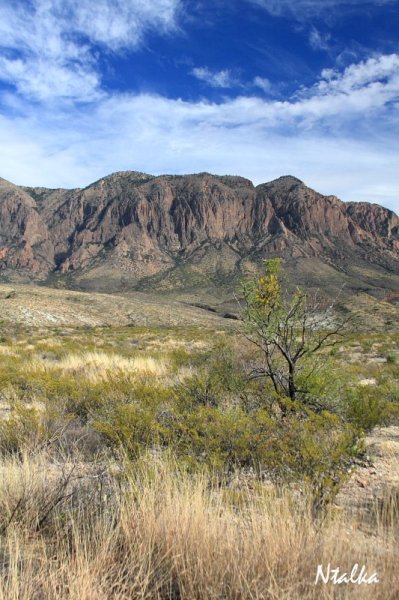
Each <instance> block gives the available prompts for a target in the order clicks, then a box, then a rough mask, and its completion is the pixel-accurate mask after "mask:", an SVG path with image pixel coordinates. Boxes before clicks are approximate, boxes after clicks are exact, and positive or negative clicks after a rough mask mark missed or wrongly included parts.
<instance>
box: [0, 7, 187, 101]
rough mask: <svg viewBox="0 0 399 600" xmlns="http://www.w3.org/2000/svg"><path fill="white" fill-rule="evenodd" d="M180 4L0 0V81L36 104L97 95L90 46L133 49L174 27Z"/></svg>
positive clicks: (96, 71) (94, 55)
mask: <svg viewBox="0 0 399 600" xmlns="http://www.w3.org/2000/svg"><path fill="white" fill-rule="evenodd" d="M179 10H180V0H151V2H147V1H146V0H96V2H92V0H32V2H31V3H30V4H26V5H25V4H18V3H14V4H13V3H9V2H7V1H6V0H0V52H1V54H2V56H1V60H0V79H1V80H3V81H6V82H8V83H10V84H12V85H14V86H15V87H16V89H17V90H18V92H19V93H21V94H23V95H25V96H29V97H31V98H34V99H37V100H49V99H51V98H68V99H72V100H81V101H92V100H93V99H95V98H96V97H97V96H98V95H99V94H100V76H99V73H98V69H97V65H96V52H95V45H96V44H97V45H101V46H103V47H105V48H107V49H108V50H109V51H120V50H122V49H124V48H130V49H132V48H133V49H134V48H137V47H138V46H139V45H140V44H141V43H142V41H143V38H144V36H145V35H146V33H147V32H148V31H151V30H156V31H157V32H158V33H168V32H170V31H172V30H174V29H175V28H176V27H177V17H178V13H179Z"/></svg>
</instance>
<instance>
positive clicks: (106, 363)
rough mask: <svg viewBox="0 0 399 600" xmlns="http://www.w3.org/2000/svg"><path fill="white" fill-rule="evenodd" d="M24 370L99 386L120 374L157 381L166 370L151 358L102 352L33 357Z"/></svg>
mask: <svg viewBox="0 0 399 600" xmlns="http://www.w3.org/2000/svg"><path fill="white" fill-rule="evenodd" d="M27 368H28V370H30V371H58V372H60V373H62V374H63V375H75V376H78V377H80V378H84V379H86V380H88V381H90V382H91V383H101V382H104V381H107V380H109V379H111V378H114V377H117V376H120V375H123V376H124V377H126V376H133V377H134V376H151V377H153V378H158V377H164V376H166V375H167V374H168V371H169V367H168V363H167V361H166V360H161V359H155V358H153V357H151V356H138V357H133V358H126V357H124V356H121V355H119V354H107V353H105V352H82V353H81V354H68V355H66V356H65V357H64V358H61V359H60V360H52V359H46V358H35V359H33V360H32V361H31V362H30V363H29V365H28V367H27Z"/></svg>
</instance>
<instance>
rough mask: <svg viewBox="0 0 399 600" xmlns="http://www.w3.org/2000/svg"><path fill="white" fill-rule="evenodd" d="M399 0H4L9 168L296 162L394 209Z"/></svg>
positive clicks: (251, 166) (25, 180)
mask: <svg viewBox="0 0 399 600" xmlns="http://www.w3.org/2000/svg"><path fill="white" fill-rule="evenodd" d="M398 32H399V0H366V1H359V0H346V1H344V0H213V1H212V2H211V1H210V0H209V1H202V0H151V1H150V0H96V2H93V1H92V0H0V165H1V167H0V176H2V177H4V178H6V179H10V180H11V181H14V182H15V183H18V184H24V185H45V186H49V187H60V186H62V187H75V186H84V185H87V184H89V183H90V182H92V181H94V180H96V179H98V178H100V177H102V176H104V175H105V174H108V173H111V172H113V171H119V170H137V171H145V172H148V173H153V174H161V173H194V172H200V171H209V172H213V173H218V174H225V173H228V174H240V175H243V176H245V177H248V178H249V179H251V180H253V181H254V182H255V183H261V182H264V181H269V180H271V179H274V178H276V177H278V176H280V175H284V174H292V175H295V176H297V177H299V178H300V179H302V180H304V181H305V182H306V183H307V184H308V185H310V186H311V187H314V188H315V189H317V190H319V191H321V192H323V193H326V194H335V195H337V196H339V197H341V198H342V199H344V200H366V201H371V202H378V203H380V204H383V205H385V206H387V207H389V208H392V209H394V210H395V211H396V212H399V111H398V107H399V104H398V102H399V33H398Z"/></svg>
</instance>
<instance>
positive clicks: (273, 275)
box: [244, 258, 347, 410]
mask: <svg viewBox="0 0 399 600" xmlns="http://www.w3.org/2000/svg"><path fill="white" fill-rule="evenodd" d="M244 301H245V306H244V320H245V321H246V323H247V326H248V333H247V339H249V340H250V341H251V342H252V343H253V344H255V345H256V346H257V348H258V349H259V350H260V352H261V356H262V361H261V364H258V365H256V366H255V367H254V368H253V369H252V371H251V373H250V377H251V378H258V377H266V378H268V379H269V380H270V381H271V382H272V384H273V387H274V390H275V392H276V394H277V397H278V398H281V397H285V398H290V400H292V401H296V400H301V401H303V402H308V403H312V402H313V403H314V401H311V400H310V397H309V390H310V387H311V380H312V375H314V374H315V371H316V369H317V368H318V367H319V366H320V361H319V360H318V359H317V355H319V353H320V351H321V350H322V349H323V348H326V347H328V346H333V345H335V344H336V343H337V342H338V341H339V338H340V335H342V332H343V330H344V329H345V328H346V323H347V322H346V321H344V320H342V319H338V318H337V315H336V314H334V310H333V308H334V307H333V304H330V305H328V306H326V305H325V303H323V302H322V299H321V297H320V294H319V293H317V292H316V293H313V294H310V293H307V292H305V291H304V290H302V289H300V288H296V289H295V291H294V292H293V293H289V291H288V289H287V286H286V285H284V283H283V279H282V276H281V260H280V259H279V258H274V259H270V260H266V261H265V275H264V276H263V277H260V278H258V279H255V280H254V281H252V282H250V283H249V284H247V285H245V286H244ZM283 410H284V409H283Z"/></svg>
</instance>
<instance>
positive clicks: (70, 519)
mask: <svg viewBox="0 0 399 600" xmlns="http://www.w3.org/2000/svg"><path fill="white" fill-rule="evenodd" d="M124 467H125V468H124V469H123V470H122V469H120V467H119V465H118V464H116V463H115V464H110V463H108V464H107V465H106V466H105V465H103V466H102V469H100V468H99V466H97V467H95V468H96V471H95V472H94V471H93V469H92V470H90V469H88V467H87V465H83V464H80V463H79V462H78V460H76V462H75V463H74V464H72V463H68V464H61V463H60V464H56V463H54V461H53V462H52V463H50V462H49V457H48V456H46V454H44V453H41V454H40V455H37V456H36V457H35V458H32V457H29V456H27V455H25V456H23V457H22V459H16V458H9V459H4V460H3V461H2V464H1V467H0V529H1V532H2V535H1V542H0V599H1V600H3V599H4V600H11V599H13V600H14V599H15V600H17V599H18V600H28V599H29V600H31V599H36V598H37V599H40V600H42V599H43V600H50V599H51V600H54V599H58V598H59V599H60V600H64V599H65V600H69V599H73V600H78V599H79V600H106V599H107V600H108V599H115V600H116V599H118V600H125V599H126V600H127V599H136V598H148V599H158V600H161V599H165V600H166V599H178V598H181V599H187V600H213V599H215V600H216V599H217V600H230V599H234V600H238V599H243V598H245V599H246V598H248V599H259V600H260V599H269V598H270V599H274V598H278V599H280V598H282V599H291V600H299V599H304V600H307V599H319V598H321V599H323V598H325V599H327V598H359V599H360V598H361V599H362V600H363V599H365V600H367V599H371V598H373V599H379V598H381V599H384V600H385V599H390V598H391V599H392V600H394V599H395V598H398V597H399V580H398V578H397V574H396V573H397V564H398V559H399V547H398V539H397V537H395V524H392V523H391V522H390V524H389V526H388V527H387V525H386V522H387V519H384V524H383V523H381V524H380V525H379V527H378V528H377V529H376V531H375V534H374V535H373V536H369V535H367V534H366V533H363V532H362V531H361V530H360V529H353V528H350V526H349V524H348V523H346V522H345V521H344V519H343V518H342V517H341V516H338V517H337V516H335V515H333V514H330V515H325V516H324V518H323V519H322V520H320V519H315V518H314V517H313V516H312V511H311V499H310V497H309V496H308V495H307V494H306V493H305V492H304V490H303V489H301V488H298V487H297V488H295V489H290V488H285V489H277V488H275V487H271V486H264V485H261V484H259V483H257V484H252V485H249V484H245V483H244V482H242V483H241V484H240V485H239V486H238V487H236V488H232V487H226V486H225V485H222V482H220V481H219V482H217V481H215V480H214V479H213V478H212V477H209V476H206V475H204V474H202V475H201V474H199V475H196V476H193V475H192V474H191V475H188V474H186V473H185V472H184V471H182V470H181V469H180V470H179V469H178V468H177V467H176V466H175V465H174V464H173V461H171V460H170V459H168V460H166V459H165V458H162V457H158V458H156V457H155V458H154V457H151V458H149V457H147V458H145V459H143V460H142V462H141V463H140V464H139V465H135V466H132V465H125V466H124ZM93 468H94V467H93ZM111 472H112V473H114V474H113V475H111ZM122 472H123V473H124V475H123V477H122V476H121V473H122ZM396 523H397V521H396ZM328 563H331V565H332V567H334V566H339V567H340V568H341V570H342V572H343V571H345V570H346V571H347V570H349V571H350V570H351V568H352V566H353V564H354V563H359V564H360V565H363V564H365V565H366V566H367V570H368V572H369V573H370V574H371V573H372V572H374V571H376V572H377V573H378V576H379V579H380V583H379V584H376V585H356V584H347V585H340V586H334V585H333V584H327V585H324V584H321V585H317V586H315V585H314V581H315V575H316V568H317V565H318V564H323V565H325V566H327V565H328ZM338 589H339V592H338Z"/></svg>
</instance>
